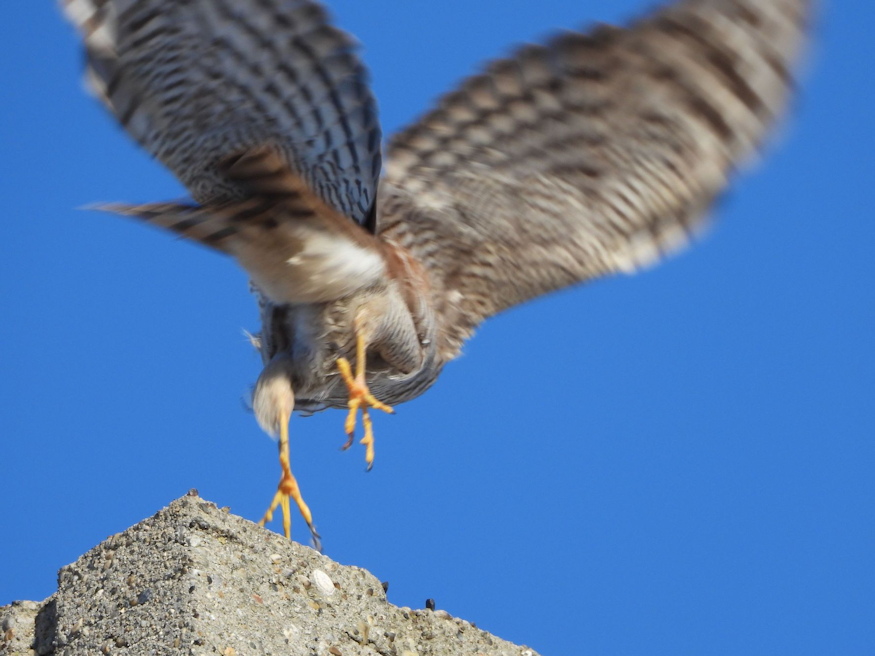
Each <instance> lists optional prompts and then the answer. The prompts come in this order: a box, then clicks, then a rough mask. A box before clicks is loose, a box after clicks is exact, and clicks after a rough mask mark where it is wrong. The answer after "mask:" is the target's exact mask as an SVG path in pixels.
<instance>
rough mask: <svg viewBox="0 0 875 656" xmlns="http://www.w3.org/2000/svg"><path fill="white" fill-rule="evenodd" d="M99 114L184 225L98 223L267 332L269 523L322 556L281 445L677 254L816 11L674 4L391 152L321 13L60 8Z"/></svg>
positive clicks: (460, 102)
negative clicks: (214, 289)
mask: <svg viewBox="0 0 875 656" xmlns="http://www.w3.org/2000/svg"><path fill="white" fill-rule="evenodd" d="M61 4H62V6H63V9H64V10H65V12H66V14H67V16H68V17H69V18H70V19H71V20H72V22H73V23H74V24H75V26H76V27H77V28H78V31H79V32H80V33H81V36H82V39H83V41H84V45H85V50H86V55H87V73H86V76H87V79H88V82H89V84H90V87H91V88H92V89H93V91H94V93H95V94H96V95H97V96H98V97H99V98H100V100H101V101H102V102H103V104H104V105H105V106H106V107H107V108H108V109H109V111H110V112H111V113H112V114H113V115H114V116H115V117H116V119H117V120H118V121H119V123H120V124H121V125H122V126H123V127H124V128H125V130H127V132H128V134H129V135H130V136H131V137H133V138H134V139H135V140H136V141H137V142H138V143H139V144H140V145H141V146H142V147H143V148H145V150H146V151H148V152H149V153H150V154H151V155H152V156H154V157H155V158H157V159H158V160H160V161H161V162H162V163H163V164H164V165H165V166H167V167H168V168H169V169H170V170H171V171H172V172H173V173H174V174H175V175H176V176H177V177H178V178H179V180H180V181H181V182H182V183H183V184H184V185H185V186H186V188H187V189H188V191H189V193H190V195H191V198H192V200H193V202H192V201H189V202H167V203H155V204H147V205H122V204H113V205H107V206H104V209H108V210H111V211H113V212H117V213H119V214H124V215H128V216H133V217H138V218H140V219H142V220H144V221H146V222H148V223H151V224H153V225H156V226H160V227H162V228H165V229H167V230H170V231H172V232H174V233H177V234H179V235H182V236H184V237H186V238H188V239H190V240H193V241H195V242H199V243H201V244H203V245H205V246H208V247H210V248H212V249H214V250H215V251H217V252H219V253H223V254H226V255H229V256H231V257H232V258H234V259H236V261H237V262H238V264H240V266H242V267H243V268H244V269H245V270H246V272H247V273H248V274H249V276H250V278H251V281H252V290H253V292H254V294H255V296H256V298H257V300H258V303H259V307H260V314H261V322H262V327H261V332H260V334H259V335H257V336H256V337H255V338H254V342H255V343H256V345H257V347H258V348H259V350H260V352H261V356H262V358H263V362H264V370H263V371H262V373H261V375H260V376H259V377H258V380H257V382H256V384H255V387H254V392H253V398H252V407H253V410H254V414H255V417H256V419H257V420H258V423H259V424H260V425H261V426H262V428H264V430H266V431H267V432H268V433H270V434H272V435H274V436H279V449H280V463H281V469H282V473H281V479H280V484H279V487H278V489H277V492H276V494H275V496H274V499H273V501H272V503H271V504H270V507H269V509H268V511H267V512H266V513H265V516H264V518H263V519H262V523H264V522H266V521H270V519H271V517H272V515H273V512H274V511H275V510H276V508H277V506H279V507H281V509H282V513H283V527H284V531H285V533H286V535H287V536H288V535H289V533H290V499H291V500H294V502H295V503H296V504H297V506H298V509H299V510H300V512H301V514H302V515H303V517H304V518H305V520H306V522H307V524H308V526H309V527H310V530H311V532H312V534H313V536H314V539H316V540H318V535H317V533H316V529H315V527H314V525H313V520H312V515H311V512H310V510H309V508H308V507H307V504H306V503H305V502H304V499H303V496H302V494H301V492H300V490H299V487H298V484H297V482H296V480H295V477H294V476H293V474H292V471H291V466H290V461H289V448H288V423H289V419H290V416H291V414H292V412H293V410H298V411H303V412H305V413H309V412H314V411H317V410H321V409H324V408H346V409H347V410H348V415H347V419H346V425H345V429H346V433H347V434H348V436H349V438H348V440H347V442H346V445H345V446H346V447H348V446H349V445H350V444H351V443H352V441H353V435H354V433H355V429H356V423H357V418H358V416H361V422H362V425H363V437H362V439H361V442H362V443H363V444H364V445H365V447H366V461H367V464H368V467H370V466H371V464H372V463H373V459H374V436H373V428H372V424H371V418H370V414H369V411H370V410H372V409H379V410H383V411H386V412H391V411H392V408H391V406H393V405H395V404H398V403H402V402H404V401H407V400H410V399H412V398H414V397H416V396H418V395H420V394H422V393H423V392H424V391H425V390H426V389H428V388H429V387H430V386H431V385H432V384H433V383H434V382H435V380H436V379H437V377H438V375H439V374H440V372H441V370H442V369H443V367H444V365H445V364H446V363H447V362H449V361H450V360H452V359H453V358H455V357H456V356H458V355H459V352H460V349H461V347H462V344H463V342H464V341H465V340H466V339H468V338H469V337H470V336H471V335H472V333H473V332H474V330H475V329H476V327H477V326H478V324H480V322H482V321H483V320H484V319H487V318H488V317H491V316H492V315H494V314H497V313H499V312H501V311H502V310H504V309H507V308H509V307H511V306H514V305H516V304H518V303H522V302H524V301H526V300H528V299H531V298H534V297H536V296H539V295H541V294H545V293H547V292H550V291H553V290H556V289H559V288H562V287H566V286H568V285H572V284H575V283H580V282H584V281H588V280H592V279H595V278H599V277H601V276H604V275H607V274H612V273H616V272H632V271H635V270H637V269H639V268H641V267H643V266H646V265H648V264H650V263H652V262H654V261H656V260H657V259H659V258H660V257H662V256H664V255H666V254H668V253H671V252H672V251H675V250H676V249H678V248H679V247H680V246H682V245H684V244H685V243H687V242H688V241H689V238H690V237H691V236H692V235H693V234H694V233H695V232H696V230H697V228H698V227H699V226H700V225H701V223H702V221H703V218H704V217H705V215H706V214H707V211H708V209H709V206H710V204H711V203H712V201H713V199H714V198H715V196H717V195H718V194H719V193H720V192H721V191H722V190H723V189H724V188H725V187H726V185H727V183H728V181H729V179H730V178H731V176H732V174H733V173H734V171H735V170H736V169H737V168H738V167H739V166H740V165H741V164H743V163H745V162H746V161H747V160H749V159H750V158H751V157H752V156H753V155H754V154H755V153H756V151H757V150H758V147H759V146H760V144H761V142H762V141H763V138H764V136H765V135H766V134H767V132H768V131H769V129H770V128H771V127H772V126H773V125H774V123H775V121H776V119H778V118H779V117H780V115H781V113H782V112H783V110H784V107H785V105H786V102H787V99H788V96H789V95H790V92H791V90H792V87H793V73H792V71H793V68H794V64H795V61H796V59H798V56H799V52H800V50H801V47H802V45H803V42H804V40H805V35H806V32H807V25H808V23H809V20H810V16H809V14H810V11H811V4H812V0H680V1H678V2H675V3H674V4H671V5H668V6H665V7H663V8H661V9H657V10H656V11H653V12H651V13H650V14H648V15H646V16H644V17H642V18H640V19H639V20H637V21H635V22H634V23H632V24H631V25H629V26H628V27H626V28H617V27H611V26H607V25H600V26H596V27H594V28H593V29H590V30H589V31H586V32H573V31H569V32H562V33H559V34H557V35H555V36H553V37H552V38H550V39H549V40H547V41H546V42H545V43H543V44H542V45H525V46H523V47H520V48H519V49H517V50H516V51H515V52H513V53H512V54H510V56H508V57H506V58H503V59H497V60H495V61H493V62H491V63H489V64H487V65H486V66H485V67H484V68H483V69H482V70H481V72H479V73H477V74H475V75H473V76H471V77H469V78H467V79H466V80H464V81H463V82H462V83H461V84H460V85H459V86H458V87H457V88H456V89H455V90H453V91H451V92H450V93H448V94H446V95H444V96H443V97H442V98H440V99H439V100H438V101H437V103H436V104H435V106H434V107H433V108H432V109H431V110H430V111H429V112H428V113H426V114H425V115H424V116H423V117H421V118H420V119H419V120H418V121H416V122H415V123H413V124H412V125H410V126H409V127H407V128H405V129H403V130H401V131H400V132H399V133H398V134H396V135H395V136H393V137H392V138H391V139H389V141H388V144H387V145H386V146H385V153H384V154H385V160H386V161H385V167H384V166H383V163H382V160H383V152H382V150H381V149H382V145H381V142H382V135H381V131H380V125H379V122H378V118H377V109H376V104H375V101H374V98H373V96H372V94H371V91H370V89H369V86H368V80H367V74H366V71H365V68H364V66H363V65H362V63H361V61H360V60H359V58H358V56H357V51H356V44H355V42H354V41H353V39H352V38H351V37H349V36H348V35H347V34H346V33H344V32H342V31H341V30H339V29H338V28H336V27H334V26H333V25H332V24H331V23H330V21H329V18H328V16H327V13H326V11H325V9H324V8H323V7H322V6H321V5H320V4H318V3H317V2H315V1H314V0H61Z"/></svg>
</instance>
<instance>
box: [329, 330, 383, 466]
mask: <svg viewBox="0 0 875 656" xmlns="http://www.w3.org/2000/svg"><path fill="white" fill-rule="evenodd" d="M366 350H367V349H366V344H365V340H364V338H362V336H361V335H359V336H357V337H356V372H355V375H353V373H352V365H350V363H349V360H347V359H346V358H344V357H340V358H337V369H338V371H339V372H340V376H341V377H342V378H343V382H344V383H346V387H347V391H348V392H349V413H348V414H347V415H346V422H345V424H344V428H345V430H346V435H347V441H346V443H345V444H344V445H343V446H342V447H341V448H342V449H343V450H346V449H348V448H349V447H350V446H351V445H352V442H353V439H354V436H355V425H356V419H357V418H358V412H359V410H361V411H362V426H363V427H364V430H365V434H364V437H363V438H362V439H361V440H360V442H359V443H360V444H362V445H364V446H365V462H366V463H367V465H368V466H367V471H371V469H372V468H373V466H374V427H373V424H372V422H371V415H370V413H369V412H368V411H369V410H370V409H371V408H374V409H376V410H382V411H383V412H385V413H387V414H390V415H391V414H395V410H394V409H393V408H392V406H390V405H387V404H385V403H383V402H382V401H380V400H378V399H377V398H375V397H374V395H373V394H371V390H369V389H368V384H367V382H366V381H365V374H366V369H365V357H366Z"/></svg>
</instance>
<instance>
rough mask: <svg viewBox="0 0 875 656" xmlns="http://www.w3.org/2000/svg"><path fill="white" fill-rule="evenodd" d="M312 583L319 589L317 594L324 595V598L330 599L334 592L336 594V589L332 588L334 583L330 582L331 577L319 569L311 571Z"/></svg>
mask: <svg viewBox="0 0 875 656" xmlns="http://www.w3.org/2000/svg"><path fill="white" fill-rule="evenodd" d="M313 583H315V584H316V587H317V588H319V592H321V593H322V594H324V595H325V596H326V597H330V596H331V595H333V594H334V593H335V592H337V588H335V587H334V581H332V580H331V577H330V576H328V574H326V573H325V572H323V571H322V570H321V569H314V570H313Z"/></svg>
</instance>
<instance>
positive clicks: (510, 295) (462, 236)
mask: <svg viewBox="0 0 875 656" xmlns="http://www.w3.org/2000/svg"><path fill="white" fill-rule="evenodd" d="M810 5H811V1H810V0H686V1H682V2H679V3H677V4H675V5H672V6H669V7H666V8H664V9H662V10H660V11H658V12H656V13H654V14H652V15H650V16H647V17H645V18H644V19H642V20H640V21H638V22H637V23H635V24H633V25H632V26H630V27H629V28H628V29H617V28H613V27H608V26H601V27H598V28H596V29H594V30H593V31H592V32H591V33H589V34H582V33H576V32H569V33H563V34H560V35H558V36H556V37H554V38H553V39H552V40H550V41H549V42H548V43H547V44H546V45H543V46H535V45H532V46H526V47H523V48H522V49H520V50H518V51H517V52H516V53H515V54H514V55H513V56H511V57H510V58H508V59H503V60H499V61H496V62H493V63H492V64H491V65H489V66H488V67H487V68H486V70H485V72H484V73H483V74H481V75H477V76H474V77H471V78H469V79H467V80H466V81H465V82H464V83H463V84H462V85H461V86H460V87H459V89H458V90H457V91H454V92H452V93H450V94H448V95H446V96H444V97H443V98H442V99H441V100H440V101H439V102H438V105H437V108H436V109H434V110H433V111H432V112H431V113H429V114H427V115H425V116H424V117H423V118H422V119H420V120H419V121H418V122H417V123H416V124H414V125H412V126H410V127H408V128H407V129H405V130H403V131H402V132H401V133H399V134H398V135H397V136H395V137H394V138H393V139H392V140H391V142H390V145H389V148H388V151H387V172H386V177H385V179H384V180H383V182H382V183H381V184H382V187H381V193H380V200H379V208H380V220H379V224H380V230H381V236H382V237H383V238H385V239H388V240H392V241H394V242H396V243H398V244H400V245H402V246H404V247H406V248H408V249H409V250H410V251H411V252H412V253H413V255H414V256H415V257H417V258H419V259H420V260H421V261H422V262H423V264H424V265H425V266H426V267H427V268H428V270H429V271H430V273H431V277H432V279H433V281H434V284H435V285H436V286H437V289H436V291H435V296H436V302H437V304H438V310H439V312H440V313H442V315H443V318H444V327H445V328H446V329H447V331H448V332H449V334H448V336H447V337H448V340H449V347H451V348H454V347H458V345H459V343H460V341H461V340H462V339H464V338H465V337H467V336H468V335H469V334H470V332H471V331H472V330H473V328H474V327H475V326H476V325H477V323H479V322H480V321H481V320H482V319H484V318H486V317H488V316H490V315H493V314H495V313H496V312H499V311H501V310H503V309H505V308H508V307H510V306H512V305H515V304H517V303H521V302H523V301H525V300H527V299H530V298H532V297H534V296H537V295H539V294H543V293H545V292H549V291H551V290H555V289H558V288H561V287H564V286H566V285H569V284H572V283H576V282H580V281H585V280H589V279H591V278H595V277H598V276H601V275H604V274H608V273H613V272H619V271H626V272H628V271H632V270H635V269H637V268H639V267H641V266H643V265H647V264H649V263H651V262H653V261H655V260H656V259H658V258H659V257H660V256H662V255H664V254H666V253H669V252H671V251H672V250H674V249H676V248H678V247H679V246H681V245H683V244H684V243H686V242H687V240H688V238H689V236H690V235H691V233H693V232H694V231H695V230H696V227H697V225H698V224H699V223H700V221H701V220H702V217H703V215H704V214H705V212H706V210H707V209H708V207H709V205H710V203H711V202H712V200H713V199H714V197H715V195H717V194H718V193H719V192H720V191H721V190H722V189H723V188H724V187H725V186H726V184H727V180H728V177H729V176H730V174H731V173H732V172H733V169H735V168H736V167H737V166H738V165H739V164H740V163H742V162H744V161H745V160H747V159H748V158H749V157H750V156H751V155H753V154H754V153H755V151H756V149H757V146H758V145H759V144H760V142H761V140H762V138H763V136H764V134H765V133H766V131H767V130H768V128H769V127H770V126H771V125H772V124H773V123H774V122H775V119H776V118H777V117H778V116H779V114H780V113H781V111H782V110H783V108H784V105H785V101H786V99H787V96H788V92H789V90H790V88H791V86H792V81H791V73H790V69H791V68H792V66H793V64H794V60H795V58H796V57H797V55H798V51H799V50H800V46H801V44H802V42H803V40H804V35H805V31H806V27H807V22H808V20H809V11H810V9H811V7H810Z"/></svg>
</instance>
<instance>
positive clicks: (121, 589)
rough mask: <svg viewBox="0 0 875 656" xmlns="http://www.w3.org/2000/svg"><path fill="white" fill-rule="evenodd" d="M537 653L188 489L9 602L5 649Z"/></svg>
mask: <svg viewBox="0 0 875 656" xmlns="http://www.w3.org/2000/svg"><path fill="white" fill-rule="evenodd" d="M34 654H36V655H39V656H48V655H50V654H51V655H57V656H76V655H83V656H84V655H88V656H101V655H106V656H108V655H111V654H112V655H119V656H122V655H130V656H134V655H136V656H141V655H142V656H146V655H150V656H152V655H154V656H163V655H170V654H173V655H177V654H191V655H193V656H194V655H198V656H199V655H200V654H220V655H221V656H267V655H271V654H274V655H280V654H282V655H283V656H360V655H361V656H363V655H368V656H375V655H378V654H379V655H380V656H462V655H465V656H537V654H536V653H535V652H534V651H533V650H531V649H529V648H527V647H518V646H516V645H513V644H511V643H509V642H506V641H504V640H501V639H500V638H496V637H494V636H492V635H490V634H488V633H486V632H485V631H481V630H480V629H478V628H476V627H474V626H473V625H472V624H470V623H469V622H466V621H465V620H462V619H458V618H454V617H451V616H450V615H449V614H447V613H446V612H444V611H440V610H438V611H432V610H411V609H410V608H398V607H397V606H393V605H392V604H390V603H389V602H388V601H386V595H385V593H384V592H383V588H382V585H381V584H380V581H378V580H377V579H376V578H375V577H374V576H373V575H372V574H370V573H369V572H367V571H365V570H363V569H359V568H357V567H345V566H342V565H339V564H337V563H335V562H334V561H332V560H330V559H329V558H326V557H325V556H322V555H321V554H319V553H317V552H316V551H314V550H313V549H310V548H308V547H305V546H302V545H300V544H297V543H295V542H289V541H288V540H286V539H284V538H282V537H281V536H279V535H277V534H275V533H272V532H270V531H267V530H265V529H263V528H260V527H258V526H256V525H255V524H253V523H252V522H249V521H247V520H245V519H242V518H240V517H236V516H234V515H230V514H228V513H227V512H224V511H222V510H219V509H218V508H216V506H215V505H214V504H212V503H210V502H207V501H204V500H203V499H201V498H199V497H197V496H196V494H189V495H187V496H185V497H183V498H181V499H177V500H176V501H174V502H173V503H171V504H170V506H168V507H167V508H164V509H163V510H161V511H160V512H158V513H157V514H156V515H154V516H153V517H150V518H149V519H146V520H144V521H142V522H140V523H139V524H137V525H136V526H133V527H131V528H129V529H128V530H126V531H124V532H123V533H119V534H118V535H114V536H112V537H110V538H109V539H107V540H106V541H105V542H103V543H102V544H100V545H98V546H97V547H95V548H94V549H92V550H91V551H89V552H88V553H86V554H85V555H83V556H81V557H80V558H79V559H78V560H77V561H76V562H75V563H73V564H72V565H68V566H67V567H64V568H63V569H61V571H60V572H59V574H58V592H57V593H55V594H54V595H52V596H51V597H49V598H48V599H47V600H45V601H44V602H42V603H35V602H15V603H13V604H11V605H10V606H5V607H2V608H0V656H19V655H21V656H24V655H27V656H32V655H34Z"/></svg>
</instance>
